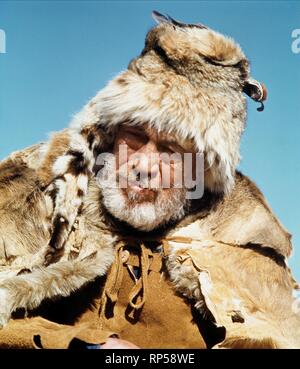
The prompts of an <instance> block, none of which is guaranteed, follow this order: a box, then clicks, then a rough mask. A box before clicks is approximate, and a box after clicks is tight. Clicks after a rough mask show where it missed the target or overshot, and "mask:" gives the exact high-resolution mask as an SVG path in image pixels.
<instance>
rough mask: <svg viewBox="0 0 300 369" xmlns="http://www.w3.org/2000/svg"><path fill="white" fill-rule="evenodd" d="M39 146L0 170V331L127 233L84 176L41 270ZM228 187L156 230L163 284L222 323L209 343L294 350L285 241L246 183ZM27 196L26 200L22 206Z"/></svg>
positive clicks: (60, 290)
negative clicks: (55, 255) (54, 250)
mask: <svg viewBox="0 0 300 369" xmlns="http://www.w3.org/2000/svg"><path fill="white" fill-rule="evenodd" d="M42 150H43V145H40V146H36V147H34V148H31V149H27V150H25V151H24V152H20V153H17V154H14V155H12V156H11V157H10V158H8V159H7V160H6V161H4V162H2V163H1V166H0V173H1V178H0V186H1V191H0V195H1V197H0V202H1V205H2V206H4V204H5V211H1V212H0V224H1V227H2V228H1V239H2V244H1V249H0V257H1V258H2V259H1V260H2V266H1V269H0V270H1V272H0V295H1V299H0V301H1V303H0V319H1V323H2V325H4V324H5V323H6V322H7V320H8V319H9V317H10V315H11V313H12V312H13V311H14V310H15V309H17V308H20V307H23V308H25V309H28V310H30V309H32V308H35V307H37V306H39V304H40V303H41V302H42V301H43V300H44V299H47V298H48V299H53V298H58V297H61V296H68V295H69V294H70V293H71V292H73V291H76V290H78V289H79V288H80V287H81V286H83V285H84V284H85V283H87V282H89V281H91V280H93V279H95V278H96V277H97V276H100V275H103V274H105V273H106V272H107V270H108V269H109V267H110V265H111V264H112V262H113V260H114V246H115V245H116V243H117V242H118V241H119V240H120V239H122V237H123V236H124V235H127V232H128V229H125V228H122V226H120V224H118V226H117V227H116V224H115V223H113V222H111V219H110V218H107V217H106V214H105V210H104V209H103V208H102V205H101V204H102V200H101V189H100V188H99V187H98V186H97V184H96V182H95V181H94V180H91V181H90V184H89V192H88V196H87V197H86V199H85V202H84V206H83V208H82V211H81V213H80V214H79V216H78V218H77V221H76V223H75V226H74V227H73V230H72V232H71V234H70V237H69V239H68V243H67V246H66V248H65V249H64V254H63V255H62V257H61V258H60V260H59V261H57V262H56V263H53V264H52V265H50V266H48V267H43V266H42V264H41V263H42V260H43V256H42V257H41V255H42V254H43V250H45V246H44V247H43V245H46V244H47V237H49V236H50V233H49V231H47V227H48V225H49V224H50V218H51V216H50V215H51V211H53V206H52V202H51V201H49V202H48V201H47V198H48V196H49V195H48V193H47V191H46V190H45V189H43V187H42V186H41V185H40V184H39V177H38V175H37V173H38V171H37V170H36V168H38V165H37V162H38V161H39V156H40V155H41V154H40V152H41V151H42ZM235 181H236V185H235V187H234V189H233V191H232V192H231V194H230V195H228V196H219V195H216V194H213V193H209V194H207V195H206V196H204V198H203V199H201V200H199V203H198V204H197V206H196V208H195V210H193V211H191V213H190V215H188V216H186V217H185V218H184V219H183V220H182V221H181V222H180V223H178V224H177V225H174V226H172V227H171V228H169V229H166V230H164V231H163V232H162V234H161V238H162V240H168V241H167V243H168V245H169V250H168V251H165V256H166V259H165V263H166V267H167V270H168V273H169V276H170V279H171V281H173V283H174V287H175V288H176V289H177V290H178V292H179V293H181V294H183V295H184V296H186V297H188V298H190V299H191V303H192V304H195V306H196V307H197V308H198V309H199V310H200V311H201V313H202V314H203V315H204V316H205V317H206V318H207V319H211V320H212V321H213V322H215V324H216V325H218V326H224V327H225V329H226V337H225V340H224V341H223V342H222V343H220V344H219V346H218V347H222V348H223V347H225V348H230V347H248V348H250V347H274V348H275V347H281V348H282V347H284V348H288V347H290V348H292V347H300V341H299V335H298V330H299V328H300V322H299V316H298V315H297V314H296V313H295V312H293V310H292V306H293V304H294V303H295V299H294V297H293V291H294V288H295V281H294V280H293V278H292V276H291V273H290V270H289V268H288V267H287V265H286V258H287V256H288V255H289V254H290V252H291V242H290V235H289V234H288V233H287V232H286V231H285V230H284V228H283V227H282V226H281V224H280V223H279V222H278V220H277V219H276V218H275V216H274V215H273V214H272V212H271V210H270V208H269V207H268V206H267V204H266V202H265V200H264V198H263V196H262V194H261V193H260V191H259V190H258V189H257V188H256V186H255V185H254V184H253V183H252V182H251V181H250V180H249V179H248V178H247V177H245V176H243V175H242V174H240V173H236V178H235ZM2 194H3V195H4V196H3V197H2ZM29 195H30V198H33V199H35V200H34V201H32V202H29V203H27V201H24V199H26V198H27V196H29ZM29 207H30V211H29ZM22 209H24V211H23V212H22ZM49 214H50V215H49ZM253 214H255V217H254V215H253ZM36 216H38V219H39V223H37V222H36V219H37V218H36ZM19 218H20V219H19ZM140 237H142V236H140ZM156 237H157V234H156ZM176 237H177V238H178V237H187V240H189V239H191V240H192V241H191V243H189V242H190V240H189V241H188V242H185V241H184V240H181V239H179V241H178V240H177V241H176ZM172 239H173V241H172ZM141 240H142V238H141ZM18 245H20V247H18ZM292 328H293V329H292Z"/></svg>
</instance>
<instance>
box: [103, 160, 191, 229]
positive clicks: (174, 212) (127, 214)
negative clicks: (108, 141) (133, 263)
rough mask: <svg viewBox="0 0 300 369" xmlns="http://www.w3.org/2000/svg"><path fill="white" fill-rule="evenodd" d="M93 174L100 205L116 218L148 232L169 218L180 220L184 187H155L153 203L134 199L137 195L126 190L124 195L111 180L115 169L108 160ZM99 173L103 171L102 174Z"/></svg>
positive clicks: (167, 221)
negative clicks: (155, 192) (95, 177)
mask: <svg viewBox="0 0 300 369" xmlns="http://www.w3.org/2000/svg"><path fill="white" fill-rule="evenodd" d="M101 173H102V175H98V176H97V183H98V185H99V186H100V188H101V192H102V196H103V205H104V206H105V208H106V209H107V210H108V211H109V212H110V213H111V214H112V215H113V216H114V217H115V218H117V219H119V220H121V221H124V222H126V223H128V224H130V225H131V226H132V227H134V228H136V229H139V230H141V231H147V232H148V231H151V230H153V229H155V228H157V227H159V226H162V225H165V224H167V223H169V222H171V221H176V220H179V219H181V218H182V217H183V216H184V214H185V209H186V205H187V200H186V189H184V188H172V189H168V190H166V189H157V190H156V191H157V196H156V198H155V200H154V201H153V202H149V201H144V202H138V201H135V198H137V197H138V194H136V193H134V192H131V191H129V193H128V196H127V195H126V194H125V193H124V191H123V189H122V188H119V187H118V185H116V182H115V168H114V167H113V165H112V163H111V162H110V160H108V161H107V162H106V163H105V165H104V168H103V169H102V170H101ZM103 173H105V174H104V175H103Z"/></svg>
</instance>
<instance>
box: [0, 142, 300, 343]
mask: <svg viewBox="0 0 300 369" xmlns="http://www.w3.org/2000/svg"><path fill="white" fill-rule="evenodd" d="M38 150H39V145H37V146H33V147H31V148H29V149H26V150H24V151H21V152H18V153H15V154H13V155H11V156H10V157H9V158H8V159H6V160H5V161H3V162H2V163H0V194H1V193H2V194H1V196H2V197H1V204H0V205H1V210H0V231H1V235H4V233H5V232H12V229H13V226H11V228H10V225H8V223H6V224H5V227H4V225H3V221H2V219H4V215H3V214H5V211H7V209H6V208H5V206H7V204H8V202H9V201H12V200H14V201H15V202H17V201H18V199H19V198H20V197H21V196H24V193H26V191H29V188H28V186H33V184H34V186H35V187H38V186H39V184H38V181H37V180H36V178H35V175H36V174H35V168H36V161H37V160H38V154H37V152H38ZM16 168H18V170H16ZM16 171H17V172H18V173H17V174H16ZM13 173H14V174H13ZM26 186H27V187H26ZM38 191H39V193H38V195H37V194H35V196H31V197H30V206H29V205H28V207H27V208H26V209H25V210H24V214H22V217H23V218H22V219H24V222H26V221H27V226H26V227H25V228H24V230H23V231H22V232H23V237H21V236H20V240H21V239H22V242H23V243H24V242H25V241H24V240H26V239H27V240H30V235H32V238H34V237H33V235H34V234H42V233H43V232H45V231H44V230H43V229H42V228H43V226H42V223H41V222H40V220H39V217H40V216H41V213H42V210H41V205H40V200H41V198H42V197H43V188H39V189H38ZM29 192H30V191H29ZM28 196H29V193H28V192H27V197H28ZM4 197H5V199H4ZM5 204H6V205H5ZM95 204H96V205H95ZM46 205H47V204H46ZM46 205H45V206H46ZM39 207H40V208H39ZM99 209H101V194H100V189H99V188H98V187H97V185H96V183H95V182H94V181H91V183H90V191H89V194H88V196H87V199H86V200H85V207H84V209H83V213H84V212H85V213H86V214H89V216H91V217H93V218H97V215H95V212H97V211H100V210H99ZM101 211H103V210H101ZM1 213H2V215H1ZM29 213H30V214H31V215H32V214H34V215H36V219H35V223H34V224H32V223H30V222H29V220H28V219H27V218H29V215H30V214H29ZM103 214H104V215H103ZM103 214H102V215H103V217H102V218H101V219H102V221H103V219H104V223H105V224H106V227H107V229H109V230H110V232H112V233H113V234H114V236H115V238H116V239H117V240H122V242H115V243H114V245H113V246H112V247H114V254H115V259H114V261H113V263H112V265H111V266H110V267H109V268H108V270H107V273H106V275H105V276H100V277H97V278H95V279H94V280H92V281H90V282H89V283H85V284H84V285H83V286H82V288H80V289H78V290H76V291H74V292H73V294H71V296H67V297H58V298H57V299H55V300H53V299H51V300H47V299H46V300H45V301H44V302H43V303H42V304H41V305H40V306H39V307H38V308H36V309H34V310H31V311H27V312H24V311H22V309H19V310H17V311H16V312H15V313H14V315H13V317H12V319H11V320H10V321H9V323H8V324H7V325H6V326H5V327H4V328H2V329H1V330H0V347H1V348H69V347H76V345H80V344H82V343H87V344H93V343H94V344H98V343H103V342H105V340H106V339H107V338H108V337H109V336H111V335H113V334H115V335H117V336H118V337H120V338H122V339H125V340H128V341H131V342H133V343H135V344H136V345H138V346H140V347H141V348H212V347H213V348H299V347H300V333H299V330H300V319H299V316H298V311H297V300H295V298H294V291H295V288H297V284H296V282H295V280H294V279H293V277H292V275H291V271H290V269H289V268H288V266H287V263H286V259H287V257H288V256H289V255H290V253H291V249H292V248H291V242H290V235H289V234H288V233H287V232H286V230H285V229H284V228H283V227H282V225H281V224H280V223H279V221H278V220H277V219H276V217H275V216H274V214H273V213H272V211H271V210H270V208H269V207H268V205H267V204H266V201H265V200H264V197H263V195H262V194H261V192H260V191H259V190H258V189H257V187H256V186H255V184H254V183H253V182H251V181H250V180H249V179H248V178H247V177H246V176H244V175H243V174H241V173H239V172H237V173H236V178H235V187H234V189H233V191H232V192H231V194H230V195H227V196H220V195H215V194H212V193H210V192H205V194H204V196H203V197H202V199H200V200H197V201H196V203H195V204H194V205H193V207H192V208H191V210H190V214H189V215H187V216H186V217H185V218H184V219H183V220H182V221H181V222H179V223H178V224H172V225H169V226H168V227H165V228H164V229H161V230H156V231H155V232H149V233H140V232H137V231H136V230H133V229H130V227H128V226H126V225H125V224H124V223H121V222H119V221H118V220H116V219H113V217H111V216H110V215H109V214H107V213H105V212H104V213H103ZM6 215H7V214H6ZM79 218H80V217H79ZM1 221H2V224H1ZM84 227H85V225H84V223H81V221H80V219H79V221H78V223H77V227H75V228H74V230H73V231H72V234H71V235H70V240H71V241H70V242H71V243H72V242H73V244H74V245H75V244H76V242H78V240H77V239H78V237H79V236H78V232H79V230H80V228H81V229H83V232H84ZM78 229H79V230H78ZM16 233H17V232H16ZM79 233H80V232H79ZM100 236H101V235H100ZM100 236H99V244H101V242H102V241H101V237H100ZM103 237H104V236H103ZM37 239H38V238H37ZM41 239H42V236H41ZM20 242H21V241H20ZM22 242H21V243H22ZM28 242H29V241H28ZM75 249H76V248H73V250H71V251H70V255H71V254H72V253H73V254H74V250H75ZM31 253H32V250H30V249H26V248H25V247H23V246H22V247H21V246H20V247H19V246H18V245H16V244H13V243H12V244H11V245H10V244H7V243H2V244H1V243H0V259H1V260H2V265H7V263H8V260H13V261H14V260H16V259H17V258H18V257H19V256H24V255H25V256H28V255H29V256H30V255H31ZM73 254H72V255H73ZM75 254H76V252H75ZM73 257H74V258H75V259H76V255H75V256H73ZM3 268H4V266H3ZM0 271H1V269H0Z"/></svg>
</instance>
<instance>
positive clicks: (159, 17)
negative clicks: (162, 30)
mask: <svg viewBox="0 0 300 369" xmlns="http://www.w3.org/2000/svg"><path fill="white" fill-rule="evenodd" d="M152 18H153V19H154V20H155V22H156V23H158V24H159V23H169V24H172V25H173V26H177V27H180V28H185V27H187V28H193V27H197V28H207V27H206V26H204V25H203V24H201V23H197V24H192V23H182V22H179V21H177V20H175V19H174V18H172V17H170V16H169V15H168V14H166V15H164V14H161V13H159V12H158V11H156V10H153V12H152Z"/></svg>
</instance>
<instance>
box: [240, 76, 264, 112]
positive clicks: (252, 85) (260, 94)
mask: <svg viewBox="0 0 300 369" xmlns="http://www.w3.org/2000/svg"><path fill="white" fill-rule="evenodd" d="M243 92H245V94H247V95H248V96H249V97H251V99H252V100H254V101H257V102H260V103H261V106H260V107H259V108H257V110H258V111H263V110H264V104H263V101H265V100H266V99H267V88H266V86H265V85H264V84H263V83H260V82H258V81H256V80H255V79H253V78H249V79H248V80H247V81H246V82H245V84H244V88H243Z"/></svg>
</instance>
